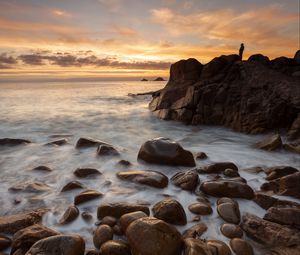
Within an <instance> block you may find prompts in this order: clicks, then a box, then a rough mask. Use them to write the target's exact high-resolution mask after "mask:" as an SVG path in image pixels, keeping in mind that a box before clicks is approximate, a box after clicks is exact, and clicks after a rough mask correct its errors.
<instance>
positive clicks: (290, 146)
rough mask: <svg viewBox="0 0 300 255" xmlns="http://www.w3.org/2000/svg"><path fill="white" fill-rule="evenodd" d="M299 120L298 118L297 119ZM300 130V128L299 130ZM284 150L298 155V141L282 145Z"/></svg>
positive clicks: (299, 142) (299, 144)
mask: <svg viewBox="0 0 300 255" xmlns="http://www.w3.org/2000/svg"><path fill="white" fill-rule="evenodd" d="M299 119H300V118H299ZM299 129H300V128H299ZM283 148H284V149H285V150H288V151H290V152H294V153H298V154H300V139H298V140H296V141H293V142H291V143H287V144H284V145H283Z"/></svg>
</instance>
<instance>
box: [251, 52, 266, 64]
mask: <svg viewBox="0 0 300 255" xmlns="http://www.w3.org/2000/svg"><path fill="white" fill-rule="evenodd" d="M248 61H255V62H258V63H261V64H263V65H268V64H269V63H270V59H269V58H268V57H267V56H264V55H262V54H254V55H251V56H250V57H249V58H248Z"/></svg>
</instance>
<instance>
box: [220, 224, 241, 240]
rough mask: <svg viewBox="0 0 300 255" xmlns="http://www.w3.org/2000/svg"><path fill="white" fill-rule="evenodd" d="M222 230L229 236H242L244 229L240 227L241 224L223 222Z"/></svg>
mask: <svg viewBox="0 0 300 255" xmlns="http://www.w3.org/2000/svg"><path fill="white" fill-rule="evenodd" d="M220 230H221V232H222V234H223V235H224V236H226V237H227V238H230V239H232V238H241V237H242V236H243V230H242V229H241V228H240V226H238V225H235V224H230V223H225V224H222V226H221V229H220Z"/></svg>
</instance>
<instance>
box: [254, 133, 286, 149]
mask: <svg viewBox="0 0 300 255" xmlns="http://www.w3.org/2000/svg"><path fill="white" fill-rule="evenodd" d="M255 146H256V147H257V148H258V149H262V150H267V151H274V150H277V149H280V148H281V147H282V140H281V137H280V135H279V134H276V135H271V136H268V137H267V138H265V139H264V140H262V141H261V142H259V143H256V144H255Z"/></svg>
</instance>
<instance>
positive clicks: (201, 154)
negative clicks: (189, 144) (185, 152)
mask: <svg viewBox="0 0 300 255" xmlns="http://www.w3.org/2000/svg"><path fill="white" fill-rule="evenodd" d="M207 158H208V156H207V155H206V154H205V153H204V152H198V153H197V154H196V159H207Z"/></svg>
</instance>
